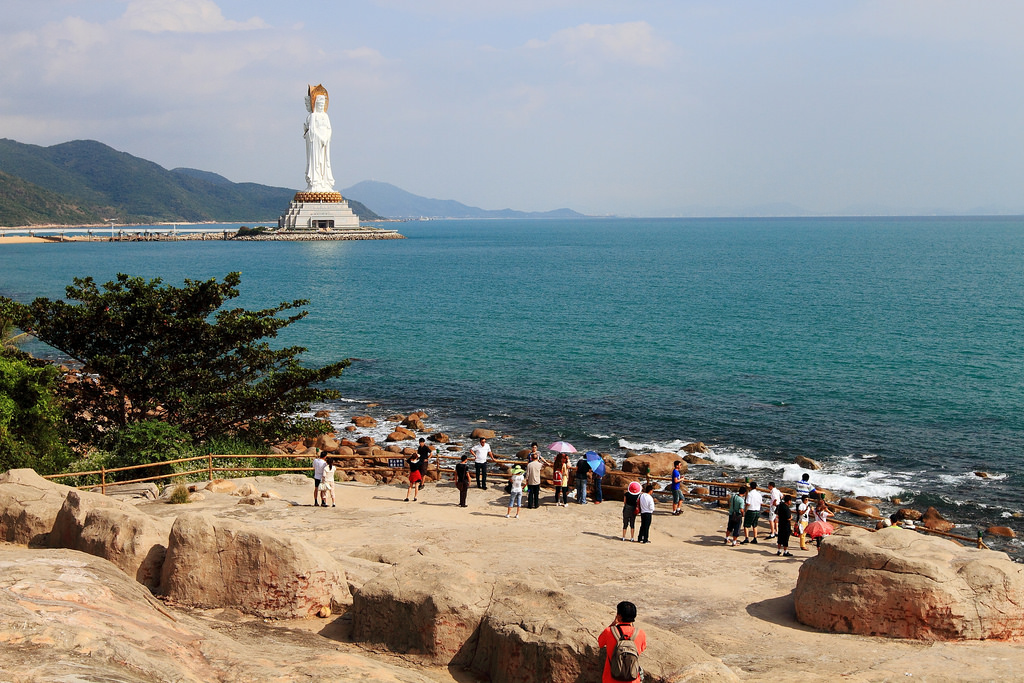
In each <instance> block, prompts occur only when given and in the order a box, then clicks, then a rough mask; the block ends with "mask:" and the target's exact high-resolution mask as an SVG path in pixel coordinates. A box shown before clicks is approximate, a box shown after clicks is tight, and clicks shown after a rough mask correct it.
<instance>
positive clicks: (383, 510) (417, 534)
mask: <svg viewBox="0 0 1024 683" xmlns="http://www.w3.org/2000/svg"><path fill="white" fill-rule="evenodd" d="M246 481H249V482H251V483H252V484H253V485H254V486H255V487H256V488H258V489H259V490H260V491H266V490H268V489H273V490H275V491H277V492H278V493H279V494H280V495H281V498H282V499H281V500H270V501H267V503H266V504H265V505H263V506H258V507H256V506H250V505H238V500H239V499H238V498H237V497H235V496H231V495H228V494H227V493H217V492H215V491H209V490H208V491H204V495H205V499H204V500H203V501H201V502H198V503H190V504H186V505H171V504H167V503H166V502H164V501H159V500H158V501H152V502H144V503H141V504H139V505H138V506H136V507H137V509H138V510H140V511H144V512H145V513H147V514H150V515H152V516H154V517H156V518H159V519H162V520H164V521H165V523H168V524H169V523H171V522H172V521H173V520H174V519H175V518H176V517H177V516H179V515H181V514H182V513H183V512H185V511H201V512H203V513H204V514H206V515H209V516H211V517H213V518H214V519H215V520H234V521H238V522H242V523H243V524H245V525H256V526H258V527H259V528H262V529H267V530H271V531H273V532H275V533H279V534H283V535H286V536H289V537H293V538H296V539H300V540H302V541H304V542H306V543H308V544H311V545H313V546H315V547H316V548H318V549H320V550H321V551H323V552H324V553H326V554H328V555H330V557H331V558H333V559H334V560H335V561H337V562H338V563H339V565H341V566H342V567H343V568H344V571H345V575H346V578H347V580H348V582H349V585H350V586H351V589H352V590H354V591H355V592H357V593H358V591H359V590H360V589H361V588H362V587H364V586H366V585H367V584H369V583H370V582H372V581H374V580H376V579H377V578H378V577H379V576H380V575H381V573H382V571H394V569H395V568H399V567H401V566H402V565H403V563H405V562H407V561H409V560H414V561H415V560H418V558H422V559H423V560H433V559H437V560H438V561H439V562H441V563H443V564H445V565H446V566H451V565H454V566H456V567H458V571H459V572H460V573H461V572H477V573H479V574H481V575H482V574H492V575H498V576H500V577H502V578H504V579H507V580H509V581H522V582H524V583H528V584H530V585H539V586H544V587H550V589H551V590H556V589H557V590H559V591H561V592H562V593H564V594H566V595H567V596H570V597H572V598H578V599H581V600H583V601H586V602H587V603H589V604H591V605H593V607H590V608H588V609H589V610H591V611H595V612H598V613H597V614H594V615H588V619H589V618H591V617H592V621H584V622H583V626H584V629H583V630H584V631H585V632H590V630H591V628H594V629H597V627H598V626H600V627H603V626H604V625H607V623H608V622H609V621H610V620H611V618H612V616H613V613H614V608H615V604H616V603H617V602H618V601H619V600H624V599H626V600H632V601H633V602H635V603H636V604H637V606H638V608H639V618H640V624H641V626H642V627H643V628H645V629H650V631H651V633H653V634H656V635H657V634H660V633H662V632H666V633H669V634H671V635H672V636H673V637H679V638H681V639H684V640H685V641H688V642H690V643H692V644H693V645H695V646H697V647H699V648H700V649H702V650H703V651H704V652H706V653H708V654H710V655H711V656H712V657H715V658H719V659H720V660H721V661H722V662H723V663H724V664H725V665H726V666H728V667H729V669H730V670H731V671H732V673H733V674H735V675H736V676H738V677H739V678H740V679H741V680H758V681H761V680H778V681H790V680H807V679H812V680H819V679H826V680H843V681H857V682H860V681H892V680H901V681H902V680H908V679H911V680H918V681H921V680H924V681H991V680H1016V679H1017V678H1019V672H1020V671H1021V670H1024V648H1022V647H1021V645H1020V644H1018V643H1003V642H995V641H973V642H926V641H916V640H900V639H893V638H882V637H871V636H862V635H853V634H836V633H829V632H823V631H818V630H816V629H813V628H810V627H808V626H805V625H802V624H800V623H799V622H798V621H797V620H796V613H795V607H794V598H793V591H794V588H795V586H796V583H797V576H798V572H799V569H800V566H801V565H802V564H803V562H804V561H805V560H806V559H807V558H810V557H814V555H815V552H814V550H813V549H812V550H810V551H800V550H799V548H798V547H797V545H796V543H795V542H794V544H793V545H792V547H791V549H790V550H791V552H793V553H794V554H795V555H796V557H793V558H781V557H777V556H776V555H775V554H774V550H775V547H774V545H771V544H770V542H766V541H765V540H764V539H763V535H762V541H761V543H760V544H758V545H756V546H755V545H747V546H741V547H736V548H730V547H726V546H725V545H724V544H723V543H722V537H723V533H724V526H725V515H724V514H723V513H722V512H720V511H714V510H709V509H705V508H701V507H699V506H696V505H686V506H684V513H683V514H682V515H680V516H678V517H672V516H670V515H668V514H667V509H668V506H667V505H666V504H664V503H659V505H658V509H657V512H656V513H655V516H654V523H653V525H652V529H651V540H652V543H651V544H649V545H640V544H636V543H623V542H622V541H621V540H620V535H621V531H622V530H621V509H622V506H621V504H617V503H604V504H602V505H593V504H591V505H578V504H575V503H570V505H569V506H568V507H556V506H554V504H553V495H552V493H551V492H550V490H549V489H545V490H543V492H542V494H541V508H540V509H537V510H526V509H523V510H522V512H521V516H520V519H505V517H504V515H505V505H506V503H507V497H506V496H505V495H504V494H502V493H501V491H500V490H499V489H497V488H496V487H492V488H491V489H490V490H487V491H482V490H479V489H476V488H471V489H470V491H469V499H468V504H469V507H468V508H465V509H463V508H459V507H458V506H457V504H456V503H457V501H458V493H457V491H456V490H455V488H454V486H453V485H452V484H451V483H450V482H444V483H440V484H430V485H428V486H426V487H425V488H424V490H422V491H421V492H420V494H419V502H416V503H413V502H409V503H406V502H404V501H403V500H402V499H403V498H404V497H405V490H406V489H405V486H404V485H402V486H366V485H361V484H356V483H338V484H336V485H335V493H336V495H337V500H338V507H337V508H319V507H313V505H312V497H313V485H312V480H310V479H308V478H304V477H302V476H301V475H283V476H281V477H267V478H263V477H261V478H256V479H249V480H246ZM242 483H244V481H241V480H238V481H236V482H235V484H236V487H237V485H240V484H242ZM57 509H59V506H58V508H55V509H54V512H53V514H54V515H56V510H57ZM2 514H3V512H2V510H0V515H2ZM908 533H911V532H908ZM949 545H950V547H951V548H953V547H955V546H953V545H952V544H949ZM22 550H24V549H22ZM26 552H27V551H26ZM33 552H40V553H53V552H60V551H52V550H39V551H33ZM65 552H70V551H65ZM81 557H83V558H86V561H89V562H99V563H103V561H102V560H99V559H95V558H91V557H89V556H86V555H81ZM104 564H107V565H108V566H112V565H109V563H104ZM5 572H6V569H4V571H2V572H0V580H2V579H3V577H4V576H6V574H5ZM50 573H51V574H52V573H53V572H52V571H51V572H50ZM411 580H412V581H415V577H413V578H412V579H411ZM135 585H137V586H138V589H139V590H144V589H143V588H142V586H141V585H139V584H135ZM44 589H45V590H51V589H50V588H48V587H46V586H44V587H43V588H41V589H40V590H44ZM60 590H62V589H61V588H60V586H59V585H57V584H54V588H53V589H52V591H51V592H52V593H53V595H57V594H58V593H59V591H60ZM47 599H54V598H52V597H51V598H47ZM72 599H73V600H79V598H77V597H75V598H72ZM578 604H579V603H578ZM164 609H165V611H167V612H168V613H169V614H171V615H172V616H174V617H175V618H177V619H179V620H181V621H186V620H187V619H193V618H194V619H197V620H200V621H201V622H202V623H203V624H207V625H209V624H212V625H213V626H212V628H213V629H214V630H215V632H216V634H219V635H220V636H222V637H223V639H222V640H220V641H213V640H210V642H211V643H212V642H216V643H219V644H220V646H221V647H220V648H219V649H221V650H223V651H224V652H230V653H237V654H238V658H239V660H245V661H250V660H251V663H252V664H253V665H255V664H256V663H258V664H259V666H265V667H267V668H265V669H262V670H260V671H259V673H257V674H254V673H253V671H252V670H251V669H245V668H244V667H241V668H239V672H241V673H238V674H237V675H236V674H231V675H234V676H236V677H235V678H232V677H231V675H225V676H222V678H221V679H220V680H247V681H255V680H282V681H290V680H312V679H314V678H315V679H320V680H369V681H373V680H381V681H388V680H409V681H423V680H429V681H442V682H444V683H450V682H457V683H470V682H472V683H479V682H480V681H483V680H485V679H484V678H483V676H481V675H480V674H479V673H478V672H477V671H475V670H472V669H471V670H463V669H462V668H461V667H458V666H449V667H440V666H437V665H436V664H435V663H434V662H433V661H432V660H431V658H430V657H429V656H428V655H415V654H401V655H396V654H392V653H390V652H388V651H386V650H385V649H383V647H382V646H379V645H372V644H365V643H357V642H355V639H354V638H353V620H354V617H353V614H352V613H351V612H349V613H346V614H334V615H333V616H331V617H329V618H326V619H317V618H311V619H299V620H288V621H283V622H280V621H275V622H267V623H265V622H263V621H262V620H260V619H255V618H253V617H251V616H247V615H245V614H244V613H242V612H241V611H240V610H238V609H236V608H221V609H214V610H193V611H192V612H183V611H181V610H180V609H178V608H176V607H174V606H172V605H166V606H164ZM515 609H516V610H522V611H525V612H526V614H523V615H521V617H522V618H521V619H520V622H521V624H523V626H522V633H523V634H527V633H545V631H544V630H543V629H544V627H543V626H542V625H540V624H538V623H537V622H535V621H534V620H535V619H540V618H543V615H542V614H539V613H537V614H534V613H533V611H532V610H524V609H523V608H520V607H517V608H515ZM545 609H546V608H545ZM63 614H64V616H58V618H57V621H58V622H61V620H66V619H67V618H68V617H67V614H70V612H68V613H63ZM557 617H558V615H552V617H551V618H552V620H553V621H552V623H554V620H555V619H556V618H557ZM510 622H511V620H510ZM4 623H9V622H4ZM129 623H130V622H129ZM189 623H191V622H189ZM495 623H498V622H497V619H496V620H495ZM591 623H596V624H597V626H593V627H592V626H590V624H591ZM62 628H63V626H62ZM122 628H123V626H122ZM11 630H12V629H11V628H9V627H7V626H3V625H2V624H0V632H2V633H7V632H10V631H11ZM591 635H592V637H593V638H594V639H595V640H596V637H597V635H598V633H597V632H594V633H592V634H591ZM4 638H7V639H6V640H5V639H4ZM667 638H668V636H664V637H656V638H655V639H653V640H652V645H651V647H652V656H653V654H654V652H655V651H654V649H653V648H655V647H660V646H661V643H663V642H664V641H665V640H667ZM132 642H134V641H132ZM206 642H207V641H206V640H203V639H202V638H200V644H199V647H203V648H205V647H206ZM12 643H14V641H13V640H11V639H10V636H3V637H0V661H6V657H7V656H8V655H9V654H10V653H19V652H21V650H19V649H18V648H20V647H21V645H14V644H12ZM181 647H185V646H184V645H182V646H181ZM214 649H217V648H214ZM670 649H671V648H670ZM217 654H218V653H211V654H210V655H208V656H209V657H210V658H212V659H211V661H223V658H224V657H227V655H223V657H222V659H220V660H218V659H216V657H215V655H217ZM38 655H39V650H38V649H37V650H35V651H34V654H33V657H34V659H33V661H32V662H31V663H26V664H25V666H29V665H30V664H31V665H32V666H39V667H45V666H49V663H48V662H46V661H42V660H41V659H42V658H40V657H39V656H38ZM357 655H359V656H362V655H366V656H372V657H373V660H374V662H376V664H373V665H374V666H377V667H378V668H377V669H375V670H374V671H376V672H378V673H375V674H374V676H377V677H376V678H375V677H374V676H366V677H364V678H360V677H359V676H358V675H352V676H349V677H347V678H346V677H345V676H333V677H332V676H331V675H330V674H327V673H324V674H319V673H317V671H316V669H315V668H314V666H313V664H312V663H313V662H321V661H323V660H322V659H321V658H324V657H331V658H340V657H347V658H353V657H356V656H357ZM18 656H22V655H20V654H19V655H18ZM140 656H141V655H140ZM161 656H163V655H161ZM168 656H170V655H168ZM182 656H184V655H182ZM331 661H332V662H335V659H332V660H331ZM346 661H349V660H346ZM351 661H353V662H354V661H355V660H354V659H352V660H351ZM359 661H361V662H362V663H363V665H365V664H366V661H367V660H365V659H362V660H359ZM307 664H309V666H307ZM335 664H337V662H335ZM337 665H338V666H340V664H337ZM348 665H349V664H346V666H348ZM712 665H714V662H713V661H712ZM19 666H21V665H19ZM351 666H356V665H355V664H351ZM396 666H397V667H399V669H398V671H399V674H400V675H407V676H408V677H407V678H396V677H395V676H396V675H399V674H395V673H394V671H395V669H393V668H388V667H396ZM285 669H287V674H286V675H281V676H273V675H271V672H282V671H283V670H285ZM20 670H22V669H19V671H20ZM24 670H26V671H28V669H24ZM33 671H42V669H33ZM46 671H50V672H51V673H50V674H47V675H39V676H31V675H24V676H23V677H22V679H23V680H44V681H45V680H65V679H59V678H57V677H56V676H55V675H53V674H52V670H51V669H47V670H46ZM329 671H330V670H329ZM352 671H356V669H352ZM303 672H305V673H303ZM693 674H694V676H693V677H692V678H689V679H681V680H694V681H697V680H704V679H702V678H701V677H699V676H698V672H696V671H694V672H693ZM304 676H305V677H304ZM387 676H390V678H388V677H387ZM15 680H17V679H16V678H15ZM84 680H97V677H93V678H92V679H89V678H88V677H87V676H86V677H85V678H84ZM111 680H190V679H189V678H187V677H182V678H180V679H174V678H170V677H166V676H165V677H163V678H160V677H155V676H154V677H151V678H150V679H146V678H142V677H136V678H130V677H122V678H116V677H112V678H111ZM209 680H217V679H216V678H211V679H209ZM580 683H582V681H581V682H580Z"/></svg>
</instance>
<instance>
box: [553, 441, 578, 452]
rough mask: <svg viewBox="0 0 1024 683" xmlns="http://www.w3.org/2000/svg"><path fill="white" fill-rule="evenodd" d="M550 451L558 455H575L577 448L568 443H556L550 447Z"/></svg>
mask: <svg viewBox="0 0 1024 683" xmlns="http://www.w3.org/2000/svg"><path fill="white" fill-rule="evenodd" d="M548 450H549V451H555V452H556V453H575V452H576V447H575V446H573V445H572V444H571V443H569V442H568V441H556V442H554V443H553V444H551V445H550V446H548Z"/></svg>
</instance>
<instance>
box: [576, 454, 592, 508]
mask: <svg viewBox="0 0 1024 683" xmlns="http://www.w3.org/2000/svg"><path fill="white" fill-rule="evenodd" d="M589 474H590V463H589V462H587V459H586V458H580V461H579V462H578V463H576V502H577V503H579V504H580V505H586V504H587V475H589Z"/></svg>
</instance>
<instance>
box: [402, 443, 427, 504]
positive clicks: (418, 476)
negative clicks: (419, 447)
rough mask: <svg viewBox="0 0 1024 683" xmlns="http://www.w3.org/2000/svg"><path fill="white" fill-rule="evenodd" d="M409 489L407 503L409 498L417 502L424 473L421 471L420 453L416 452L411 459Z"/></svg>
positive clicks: (406, 494) (406, 492)
mask: <svg viewBox="0 0 1024 683" xmlns="http://www.w3.org/2000/svg"><path fill="white" fill-rule="evenodd" d="M408 462H409V488H407V489H406V490H405V502H406V503H408V502H409V496H412V500H413V501H414V502H415V500H416V497H417V494H418V493H419V490H420V482H421V481H423V471H422V470H421V469H420V453H419V451H416V453H414V454H413V455H411V456H410V457H409V461H408Z"/></svg>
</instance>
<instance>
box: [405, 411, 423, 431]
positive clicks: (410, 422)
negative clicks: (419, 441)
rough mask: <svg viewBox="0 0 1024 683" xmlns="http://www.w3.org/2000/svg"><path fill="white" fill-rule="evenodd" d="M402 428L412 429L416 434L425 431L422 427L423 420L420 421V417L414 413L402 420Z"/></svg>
mask: <svg viewBox="0 0 1024 683" xmlns="http://www.w3.org/2000/svg"><path fill="white" fill-rule="evenodd" d="M402 426H403V427H408V428H409V429H414V430H416V431H417V432H422V431H425V430H426V427H425V426H424V425H423V420H421V419H420V416H419V415H418V414H416V413H413V414H412V415H410V416H409V417H407V418H405V419H404V420H402Z"/></svg>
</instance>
